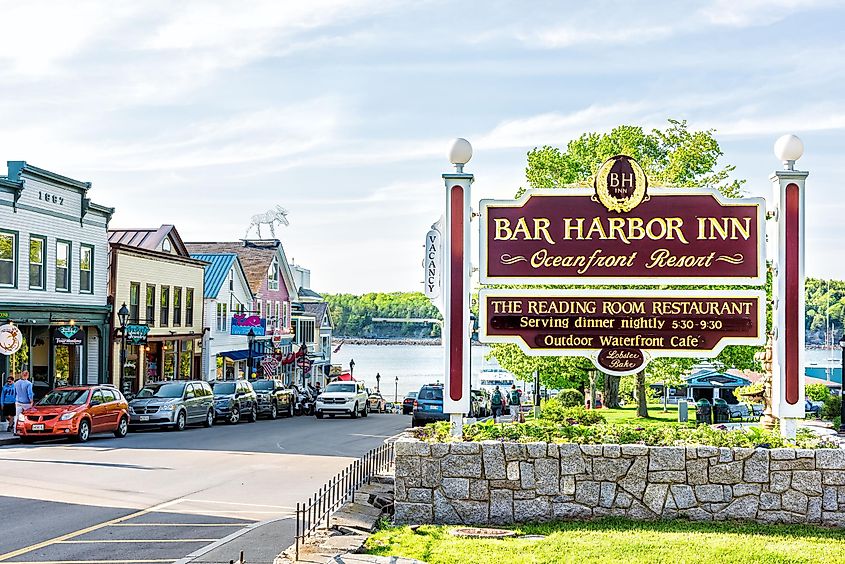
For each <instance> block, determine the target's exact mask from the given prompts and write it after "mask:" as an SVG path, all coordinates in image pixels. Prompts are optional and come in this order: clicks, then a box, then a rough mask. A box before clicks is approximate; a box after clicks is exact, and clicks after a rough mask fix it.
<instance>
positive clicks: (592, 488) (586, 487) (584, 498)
mask: <svg viewBox="0 0 845 564" xmlns="http://www.w3.org/2000/svg"><path fill="white" fill-rule="evenodd" d="M599 489H600V488H599V483H598V482H593V481H591V480H583V481H579V482H576V484H575V501H576V502H578V503H581V504H583V505H587V506H590V507H594V506H596V505H598V503H599Z"/></svg>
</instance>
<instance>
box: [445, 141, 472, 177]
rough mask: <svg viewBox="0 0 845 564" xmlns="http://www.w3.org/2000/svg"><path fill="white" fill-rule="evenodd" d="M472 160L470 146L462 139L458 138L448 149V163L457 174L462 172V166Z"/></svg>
mask: <svg viewBox="0 0 845 564" xmlns="http://www.w3.org/2000/svg"><path fill="white" fill-rule="evenodd" d="M471 158H472V145H470V144H469V141H467V140H466V139H464V138H463V137H458V138H457V139H455V141H454V142H453V143H452V148H451V149H449V162H451V163H452V164H453V165H455V168H456V169H457V170H458V172H463V171H464V165H465V164H467V163H468V162H469V160H470V159H471Z"/></svg>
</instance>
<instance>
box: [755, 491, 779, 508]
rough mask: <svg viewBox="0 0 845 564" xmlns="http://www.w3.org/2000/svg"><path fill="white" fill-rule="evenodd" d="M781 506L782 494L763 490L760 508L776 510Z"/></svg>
mask: <svg viewBox="0 0 845 564" xmlns="http://www.w3.org/2000/svg"><path fill="white" fill-rule="evenodd" d="M780 508H781V504H780V494H773V493H768V492H763V493H761V494H760V510H761V511H776V510H779V509H780Z"/></svg>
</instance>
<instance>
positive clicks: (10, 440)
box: [0, 436, 21, 446]
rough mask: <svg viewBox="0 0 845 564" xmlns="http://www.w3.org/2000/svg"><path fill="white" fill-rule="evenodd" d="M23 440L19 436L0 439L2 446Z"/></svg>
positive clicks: (15, 443)
mask: <svg viewBox="0 0 845 564" xmlns="http://www.w3.org/2000/svg"><path fill="white" fill-rule="evenodd" d="M20 442H21V440H20V439H19V438H18V437H13V436H8V437H4V438H2V439H0V446H4V445H17V444H20Z"/></svg>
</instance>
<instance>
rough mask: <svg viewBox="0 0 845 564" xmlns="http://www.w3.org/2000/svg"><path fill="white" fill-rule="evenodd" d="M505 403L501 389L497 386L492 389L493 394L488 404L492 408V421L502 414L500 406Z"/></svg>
mask: <svg viewBox="0 0 845 564" xmlns="http://www.w3.org/2000/svg"><path fill="white" fill-rule="evenodd" d="M504 404H505V398H504V396H502V390H500V389H499V386H496V387H495V388H494V389H493V395H492V396H491V397H490V406H491V407H492V408H493V421H497V420H498V418H499V417H501V416H502V407H503V406H504Z"/></svg>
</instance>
